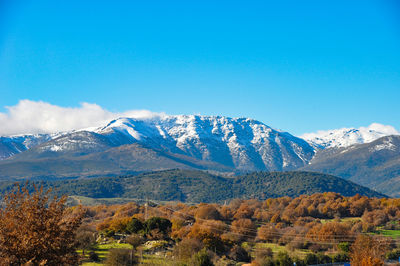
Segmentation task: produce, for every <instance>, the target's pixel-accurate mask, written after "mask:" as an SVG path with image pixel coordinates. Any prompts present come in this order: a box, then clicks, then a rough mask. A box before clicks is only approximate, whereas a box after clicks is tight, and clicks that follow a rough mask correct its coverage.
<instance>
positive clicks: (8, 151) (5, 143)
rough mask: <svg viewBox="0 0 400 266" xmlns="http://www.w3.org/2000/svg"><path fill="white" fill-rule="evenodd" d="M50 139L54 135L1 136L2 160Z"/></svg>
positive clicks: (0, 149) (0, 151)
mask: <svg viewBox="0 0 400 266" xmlns="http://www.w3.org/2000/svg"><path fill="white" fill-rule="evenodd" d="M50 139H52V135H49V134H36V135H19V136H11V137H0V160H2V159H6V158H8V157H11V156H13V155H15V154H18V153H20V152H23V151H26V150H28V149H30V148H31V147H34V146H37V145H39V144H41V143H44V142H46V141H49V140H50Z"/></svg>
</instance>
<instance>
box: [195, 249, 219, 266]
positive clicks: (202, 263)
mask: <svg viewBox="0 0 400 266" xmlns="http://www.w3.org/2000/svg"><path fill="white" fill-rule="evenodd" d="M189 265H193V266H213V265H214V264H213V263H212V260H211V255H210V253H209V252H208V251H207V250H206V249H205V248H203V249H202V250H200V251H199V252H197V253H196V254H194V255H193V257H192V259H191V261H190V264H189Z"/></svg>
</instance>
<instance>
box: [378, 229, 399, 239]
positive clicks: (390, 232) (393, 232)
mask: <svg viewBox="0 0 400 266" xmlns="http://www.w3.org/2000/svg"><path fill="white" fill-rule="evenodd" d="M378 234H381V235H384V236H390V237H392V238H395V239H397V238H400V230H385V229H381V230H379V231H378Z"/></svg>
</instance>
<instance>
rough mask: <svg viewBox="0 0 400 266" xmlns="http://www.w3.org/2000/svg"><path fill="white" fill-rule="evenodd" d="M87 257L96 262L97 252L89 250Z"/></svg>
mask: <svg viewBox="0 0 400 266" xmlns="http://www.w3.org/2000/svg"><path fill="white" fill-rule="evenodd" d="M89 259H90V260H91V261H94V262H98V261H99V255H97V253H96V252H94V251H93V250H92V251H90V252H89Z"/></svg>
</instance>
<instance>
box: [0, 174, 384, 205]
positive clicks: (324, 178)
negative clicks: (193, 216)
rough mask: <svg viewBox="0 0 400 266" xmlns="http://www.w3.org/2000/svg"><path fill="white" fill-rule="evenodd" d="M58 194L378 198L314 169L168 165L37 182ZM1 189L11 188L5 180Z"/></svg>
mask: <svg viewBox="0 0 400 266" xmlns="http://www.w3.org/2000/svg"><path fill="white" fill-rule="evenodd" d="M40 183H41V184H43V186H44V188H45V189H46V188H52V189H53V190H54V192H55V193H57V194H58V195H63V194H67V195H76V196H85V197H91V198H116V197H118V198H136V199H146V198H148V199H153V200H162V201H181V202H223V201H225V200H228V201H229V200H231V199H235V198H241V199H251V198H253V199H260V200H263V199H266V198H276V197H282V196H290V197H295V196H299V195H303V194H307V195H310V194H313V193H322V192H337V193H340V194H342V195H344V196H354V195H355V194H360V195H365V196H369V197H382V196H383V195H382V194H379V193H377V192H375V191H372V190H370V189H368V188H365V187H362V186H359V185H357V184H354V183H352V182H350V181H346V180H344V179H341V178H338V177H335V176H331V175H326V174H319V173H312V172H254V173H250V174H247V175H243V176H237V177H221V176H217V175H213V174H210V173H207V172H204V171H194V170H167V171H159V172H151V173H144V174H140V175H136V176H121V177H104V178H91V179H88V178H85V179H74V180H57V181H41V182H40ZM1 187H2V190H3V191H7V190H10V188H11V187H12V183H11V182H3V183H2V184H1Z"/></svg>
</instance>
